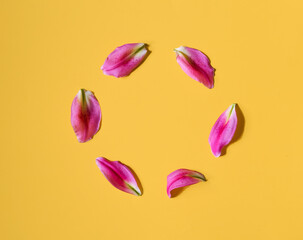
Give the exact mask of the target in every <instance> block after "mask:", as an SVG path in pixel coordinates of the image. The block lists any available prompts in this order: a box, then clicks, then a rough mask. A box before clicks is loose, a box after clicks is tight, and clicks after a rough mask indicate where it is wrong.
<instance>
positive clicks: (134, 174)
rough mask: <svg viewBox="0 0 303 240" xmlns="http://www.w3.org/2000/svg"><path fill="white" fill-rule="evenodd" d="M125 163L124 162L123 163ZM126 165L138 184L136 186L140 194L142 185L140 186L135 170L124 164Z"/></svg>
mask: <svg viewBox="0 0 303 240" xmlns="http://www.w3.org/2000/svg"><path fill="white" fill-rule="evenodd" d="M124 165H125V164H124ZM125 166H127V167H128V169H129V170H130V171H131V172H132V174H133V176H134V178H135V180H136V182H137V184H138V187H139V188H140V191H141V196H142V195H143V187H142V184H141V182H140V179H139V178H138V176H137V174H136V173H135V171H134V170H133V169H132V168H131V167H130V166H128V165H125Z"/></svg>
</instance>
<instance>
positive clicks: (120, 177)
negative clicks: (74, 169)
mask: <svg viewBox="0 0 303 240" xmlns="http://www.w3.org/2000/svg"><path fill="white" fill-rule="evenodd" d="M96 163H97V166H98V167H99V169H100V170H101V172H102V174H103V175H104V177H105V178H106V179H107V180H108V181H109V182H110V183H111V184H112V185H113V186H114V187H116V188H118V189H119V190H121V191H124V192H127V193H130V194H133V195H136V196H141V195H142V194H141V190H140V188H139V187H138V184H137V181H136V179H135V177H134V175H133V173H132V172H131V170H130V169H129V168H128V167H127V166H126V165H124V164H123V163H121V162H119V161H110V160H108V159H106V158H104V157H100V158H97V159H96Z"/></svg>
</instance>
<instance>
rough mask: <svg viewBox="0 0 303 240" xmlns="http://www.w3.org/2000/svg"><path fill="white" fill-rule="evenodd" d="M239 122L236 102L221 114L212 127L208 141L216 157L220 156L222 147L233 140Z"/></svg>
mask: <svg viewBox="0 0 303 240" xmlns="http://www.w3.org/2000/svg"><path fill="white" fill-rule="evenodd" d="M237 122H238V120H237V113H236V104H235V103H234V104H232V105H230V106H229V107H228V108H227V109H226V110H225V111H224V112H223V113H222V114H221V115H220V117H219V118H218V120H217V121H216V122H215V124H214V126H213V127H212V129H211V132H210V135H209V138H208V142H209V144H210V147H211V151H212V153H213V154H214V156H215V157H219V156H220V155H221V151H222V148H223V147H224V146H226V145H227V144H229V143H230V141H231V140H232V138H233V136H234V134H235V131H236V128H237Z"/></svg>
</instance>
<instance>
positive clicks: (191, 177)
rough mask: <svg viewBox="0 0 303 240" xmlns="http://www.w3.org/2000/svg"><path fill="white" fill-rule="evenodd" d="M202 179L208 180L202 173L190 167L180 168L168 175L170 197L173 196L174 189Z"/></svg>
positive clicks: (167, 190) (167, 189)
mask: <svg viewBox="0 0 303 240" xmlns="http://www.w3.org/2000/svg"><path fill="white" fill-rule="evenodd" d="M202 181H206V178H205V176H204V175H203V174H202V173H199V172H197V171H192V170H188V169H178V170H176V171H174V172H172V173H170V174H169V175H168V176H167V188H166V192H167V195H168V197H171V191H172V190H174V189H176V188H181V187H185V186H189V185H192V184H195V183H198V182H202Z"/></svg>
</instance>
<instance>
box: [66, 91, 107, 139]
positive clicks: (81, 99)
mask: <svg viewBox="0 0 303 240" xmlns="http://www.w3.org/2000/svg"><path fill="white" fill-rule="evenodd" d="M100 123H101V108H100V105H99V102H98V100H97V98H96V97H95V95H94V94H93V93H92V92H91V91H88V90H85V89H81V90H80V91H79V92H78V94H77V95H76V97H75V98H74V100H73V103H72V107H71V124H72V127H73V129H74V132H75V133H76V136H77V139H78V141H79V142H81V143H83V142H87V141H88V140H90V139H92V138H93V136H94V135H95V134H96V133H97V132H98V131H99V129H100Z"/></svg>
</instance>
